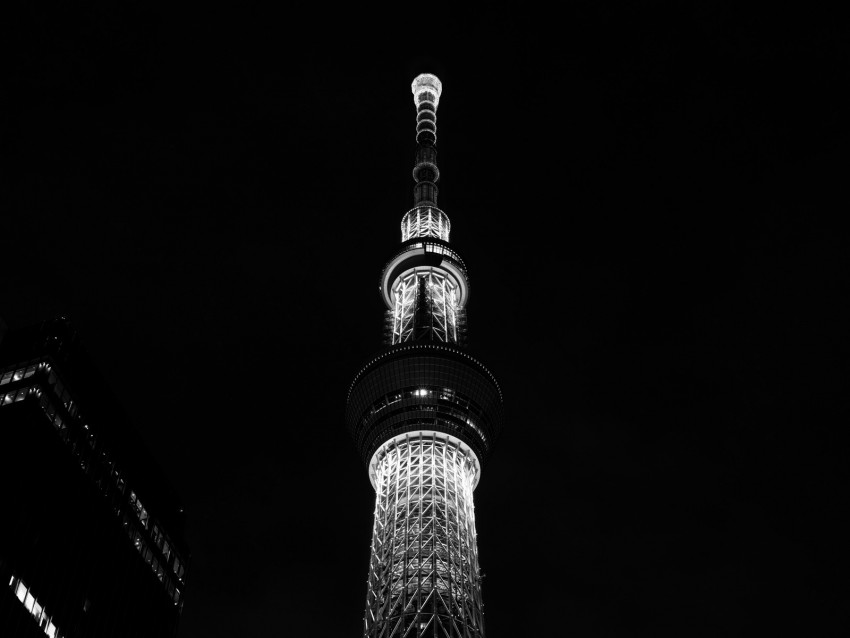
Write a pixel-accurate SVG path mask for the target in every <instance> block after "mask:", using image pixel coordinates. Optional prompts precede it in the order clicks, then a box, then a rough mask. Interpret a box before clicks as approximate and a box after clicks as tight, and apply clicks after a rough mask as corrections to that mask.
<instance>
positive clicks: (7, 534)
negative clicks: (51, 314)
mask: <svg viewBox="0 0 850 638" xmlns="http://www.w3.org/2000/svg"><path fill="white" fill-rule="evenodd" d="M0 502H2V510H0V636H4V637H5V636H16V637H17V636H21V637H33V638H35V637H38V636H48V637H50V638H59V637H61V638H94V637H101V636H102V637H107V636H109V637H121V636H127V637H137V636H138V637H141V636H145V637H153V636H174V635H175V634H176V632H177V625H178V621H179V618H180V613H181V610H182V606H183V596H184V593H185V582H186V571H187V560H188V550H187V548H186V545H185V541H184V540H183V538H182V509H181V508H180V506H179V504H177V503H176V502H175V501H174V496H173V491H172V490H170V489H169V486H168V484H167V482H166V481H165V480H164V479H163V478H162V476H161V473H160V472H159V470H158V469H157V468H156V466H155V464H154V463H153V461H152V459H151V458H150V457H149V456H148V454H147V452H146V451H145V449H144V446H143V445H142V444H141V442H140V441H139V440H138V438H137V435H135V434H134V433H133V431H132V429H131V428H130V427H129V425H128V423H127V422H126V418H125V417H124V415H123V413H122V411H121V409H120V408H119V406H118V405H117V404H116V401H115V400H114V399H113V398H112V397H111V395H110V394H109V392H108V390H107V388H106V387H105V384H104V383H103V382H102V380H100V379H99V377H98V373H97V371H96V370H95V369H94V368H93V367H92V365H91V363H90V361H89V359H88V357H87V356H86V355H85V353H84V351H83V349H82V346H81V345H80V343H79V341H78V338H77V337H76V334H75V332H74V330H73V328H72V327H71V326H70V324H69V322H68V321H66V320H65V319H61V318H60V319H57V320H53V321H49V322H45V323H44V324H42V325H40V326H36V327H32V328H29V329H23V330H19V331H12V332H8V333H7V334H6V335H5V337H4V338H3V341H2V343H0Z"/></svg>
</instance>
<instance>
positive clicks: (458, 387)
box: [346, 74, 504, 638]
mask: <svg viewBox="0 0 850 638" xmlns="http://www.w3.org/2000/svg"><path fill="white" fill-rule="evenodd" d="M411 88H412V91H413V100H414V105H415V106H416V142H417V148H416V161H415V164H414V169H413V178H414V180H415V182H416V185H415V187H414V207H413V208H412V209H411V210H410V211H408V212H407V213H406V214H405V215H404V217H403V218H402V222H401V240H402V244H401V247H400V249H399V251H398V253H397V254H396V255H395V256H394V257H393V258H392V259H390V260H389V262H387V265H386V267H385V268H384V271H383V273H382V275H381V295H382V297H383V300H384V303H385V305H386V307H387V314H386V341H387V343H386V347H385V348H384V349H383V350H382V351H380V352H378V353H377V354H376V356H375V357H374V358H373V359H372V360H371V361H369V362H368V363H367V364H366V365H365V366H364V367H363V368H362V369H361V370H360V371H359V372H358V373H357V375H356V376H355V379H354V382H353V383H352V385H351V388H350V390H349V393H348V400H347V405H346V424H347V427H348V429H349V432H350V433H351V434H352V436H353V437H354V440H355V443H356V444H357V447H358V450H359V452H360V455H361V457H362V459H363V461H364V463H365V464H366V466H367V467H368V472H369V479H370V480H371V482H372V486H373V487H374V488H375V492H376V501H375V518H374V527H373V530H372V548H371V549H372V552H371V553H372V555H371V560H370V564H369V580H368V588H367V593H366V615H365V619H364V636H367V637H368V638H395V637H405V638H408V637H409V638H413V637H418V638H424V637H426V636H427V637H435V638H436V637H439V638H482V637H483V636H484V611H483V602H482V598H481V574H480V571H479V566H478V548H477V541H476V532H475V514H474V508H473V498H472V493H473V491H474V489H475V487H476V485H477V484H478V480H479V478H480V477H481V470H482V467H483V464H484V462H485V460H486V458H487V456H488V455H489V454H490V452H491V450H492V448H493V444H494V442H495V440H496V438H497V437H498V435H499V431H500V430H501V428H502V423H503V421H504V409H503V403H502V392H501V390H500V388H499V385H498V383H497V382H496V379H495V378H494V377H493V375H492V374H491V373H490V371H489V370H488V369H487V368H486V367H485V366H484V364H483V363H481V362H480V361H479V360H478V359H477V358H475V357H473V356H472V355H471V354H470V352H469V351H468V349H467V347H466V340H465V330H466V322H465V316H466V314H465V313H466V302H467V299H468V298H469V279H468V276H467V271H466V266H465V265H464V262H463V260H462V259H461V258H460V256H459V255H458V253H457V252H456V251H455V250H453V249H452V248H451V247H450V246H449V232H450V229H451V224H450V222H449V218H448V216H447V215H446V214H445V212H443V211H442V210H440V209H439V208H438V207H437V182H438V180H439V178H440V171H439V169H438V168H437V149H436V142H437V106H438V105H439V101H440V95H441V93H442V84H441V82H440V80H439V79H438V78H437V77H436V76H434V75H431V74H422V75H420V76H418V77H417V78H416V79H415V80H414V81H413V85H412V87H411Z"/></svg>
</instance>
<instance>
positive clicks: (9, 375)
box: [0, 372, 13, 385]
mask: <svg viewBox="0 0 850 638" xmlns="http://www.w3.org/2000/svg"><path fill="white" fill-rule="evenodd" d="M12 374H13V373H12V372H7V373H6V374H4V375H3V376H2V377H0V385H6V384H7V383H9V381H11V380H12Z"/></svg>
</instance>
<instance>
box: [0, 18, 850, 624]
mask: <svg viewBox="0 0 850 638" xmlns="http://www.w3.org/2000/svg"><path fill="white" fill-rule="evenodd" d="M314 4H315V6H314V8H313V9H304V10H300V11H295V10H293V9H292V8H291V7H289V6H288V5H286V4H278V5H277V8H276V9H274V10H267V9H262V8H259V7H255V8H253V9H250V8H247V7H246V6H243V4H241V3H237V4H234V5H233V6H231V7H229V8H223V7H222V8H220V9H219V8H217V6H215V5H209V4H207V5H201V6H199V7H197V8H194V9H188V8H183V9H177V8H174V7H171V6H160V7H157V6H156V5H152V4H150V3H147V2H134V3H111V4H110V6H107V7H100V8H97V9H85V10H84V9H81V8H80V7H79V6H76V5H75V3H71V4H68V5H67V6H66V8H65V9H63V10H55V11H53V10H50V11H49V10H47V9H32V10H31V11H28V12H27V11H26V10H25V11H23V12H22V13H21V14H20V15H18V16H15V18H14V19H5V18H4V25H3V27H2V30H3V32H4V33H3V34H2V35H3V37H2V39H3V41H4V42H5V43H6V50H7V53H5V54H4V55H3V57H4V64H3V66H2V69H3V70H2V72H0V148H2V159H1V160H0V162H2V164H0V207H1V208H0V210H2V219H3V228H2V230H0V256H2V260H3V271H2V273H3V274H2V283H3V286H2V295H0V316H3V318H4V319H5V320H6V322H7V323H8V324H9V325H10V326H11V327H15V326H23V325H27V324H30V323H33V322H39V321H41V320H43V319H46V318H49V317H52V316H55V315H57V314H60V313H63V314H66V315H67V316H69V317H70V318H71V319H72V320H73V321H74V323H75V325H76V326H77V328H78V329H79V332H80V335H81V338H82V340H83V342H84V343H85V345H86V347H87V349H88V350H89V352H90V354H91V356H92V358H93V359H94V360H95V362H96V364H97V366H98V367H99V369H100V370H101V371H102V372H103V374H104V375H105V377H106V378H107V379H108V382H109V385H110V388H111V390H112V392H113V393H114V394H115V395H116V396H117V397H118V399H119V401H120V402H121V404H122V405H123V406H124V408H125V410H126V412H127V414H128V415H129V417H130V420H131V421H132V422H133V423H134V424H135V426H136V428H137V429H138V431H139V433H140V434H141V436H142V438H143V439H144V440H145V441H146V442H147V444H148V445H149V447H150V448H151V451H152V454H153V456H154V457H155V458H156V459H157V461H158V462H159V464H160V465H161V468H162V471H163V472H164V473H165V474H166V475H167V476H168V477H169V479H170V480H171V481H172V483H173V484H174V486H175V489H176V492H177V494H179V497H180V499H181V501H182V503H184V505H185V509H186V516H187V527H186V533H187V538H188V542H189V544H190V547H191V550H192V554H193V560H192V566H191V573H190V581H189V586H188V593H187V595H186V604H185V610H184V614H183V619H182V623H181V631H180V635H181V636H182V637H185V638H194V637H204V638H216V637H219V636H222V637H223V636H290V635H291V636H340V637H342V636H357V635H358V634H359V632H360V631H361V624H362V617H363V606H364V602H365V596H366V574H367V564H368V556H369V541H370V537H371V525H372V510H373V507H374V493H373V491H372V488H371V486H370V484H369V481H368V478H367V475H366V470H365V468H364V467H363V466H362V465H361V463H360V461H359V459H358V457H357V454H356V452H355V449H354V445H353V443H352V441H351V440H350V439H349V437H348V435H347V433H346V431H345V429H344V427H343V413H344V402H345V396H346V392H347V389H348V385H349V383H350V381H351V379H352V377H353V375H354V373H355V372H356V371H357V370H358V369H359V368H360V366H361V365H363V363H365V361H366V360H367V359H368V358H369V357H370V355H371V354H372V353H374V352H375V351H376V350H377V349H378V348H379V347H380V344H381V338H382V318H383V304H382V302H381V300H380V296H379V294H378V291H377V288H378V278H379V275H380V271H381V268H382V267H383V265H384V263H385V262H386V261H387V260H388V259H389V258H390V257H392V256H393V255H394V254H395V252H394V251H396V248H397V245H398V243H399V241H400V232H399V222H400V220H401V217H402V215H403V214H404V213H405V212H406V211H407V210H408V209H409V208H410V207H411V206H412V205H413V188H412V187H413V180H412V178H411V170H412V167H413V157H414V150H415V140H414V128H415V109H414V106H413V100H412V96H411V94H410V82H411V80H412V79H413V77H415V76H416V75H417V74H418V73H422V72H431V73H436V74H437V75H438V76H439V77H440V78H441V80H442V81H443V96H442V98H441V101H440V108H439V113H438V138H439V140H438V150H439V165H440V169H441V174H442V180H441V183H440V186H441V189H440V206H441V208H443V210H445V211H446V212H447V214H448V215H449V217H450V218H451V220H452V224H453V226H452V230H453V232H452V237H451V239H452V244H453V246H454V247H455V249H456V250H458V252H459V253H460V254H461V255H462V257H463V258H464V260H465V262H466V263H467V265H468V266H469V270H470V278H471V279H470V280H471V286H472V293H471V299H470V305H469V306H468V308H469V336H470V348H471V349H472V350H473V351H474V353H475V354H476V355H477V356H479V357H480V358H481V359H482V360H483V361H484V362H485V363H486V364H487V365H488V366H489V367H490V368H491V370H492V371H493V372H494V373H495V375H496V376H497V378H498V379H499V380H500V383H501V386H502V389H503V392H504V394H505V397H506V402H507V409H508V414H509V420H508V425H507V427H506V430H505V432H504V435H503V438H502V440H501V441H500V444H499V445H498V446H497V449H496V450H495V452H494V454H493V457H492V459H491V460H490V462H489V463H488V464H487V465H486V467H485V468H484V472H483V477H482V480H481V483H480V485H479V487H478V489H477V491H476V496H475V498H476V517H477V525H478V534H479V536H478V540H479V551H480V560H481V565H482V569H483V571H484V573H485V574H486V578H485V580H484V584H483V594H484V601H485V619H486V623H487V635H488V638H505V637H508V636H510V637H522V636H562V635H563V636H581V637H596V636H606V637H609V636H611V637H613V636H617V637H620V636H623V637H631V636H656V637H657V636H679V637H681V636H755V635H767V632H768V630H769V631H770V633H771V635H794V636H803V635H809V636H829V635H846V634H845V633H844V632H845V631H846V629H847V627H848V626H850V584H849V583H850V579H848V572H850V543H848V537H850V509H848V505H850V502H848V501H850V498H849V497H848V492H847V488H846V485H847V483H848V482H850V480H849V479H850V476H848V475H850V471H848V467H850V465H848V463H849V462H850V437H848V435H847V429H848V426H850V418H848V417H850V414H848V412H850V409H848V408H850V401H848V378H849V377H850V375H848V371H849V370H848V368H850V364H848V354H850V337H848V326H850V313H848V310H847V298H848V293H850V285H849V284H848V265H850V264H848V262H850V260H848V257H847V253H848V241H850V237H848V234H847V233H846V232H845V231H844V230H843V229H842V225H841V224H840V223H839V222H840V221H841V220H840V218H841V217H846V210H847V202H846V199H847V197H846V189H845V188H843V186H844V185H845V184H846V179H847V178H846V156H847V150H846V139H845V137H846V136H845V131H844V128H845V122H846V118H847V105H846V104H845V103H843V102H842V101H841V99H840V98H839V96H840V95H841V94H842V93H843V90H844V89H845V88H846V78H845V76H844V73H845V71H846V69H845V68H844V67H845V66H846V61H847V52H846V49H845V47H844V44H843V40H844V39H846V36H845V34H844V33H843V29H842V28H841V27H840V26H839V24H841V23H840V22H839V21H838V20H837V19H835V18H834V17H832V16H828V15H825V14H824V15H815V14H814V13H813V12H809V13H804V14H796V13H794V12H792V11H784V12H780V13H777V10H776V9H773V10H772V12H757V11H755V10H753V11H743V10H742V9H741V7H739V6H737V5H738V4H739V3H718V2H704V3H700V4H699V6H698V7H692V6H686V4H685V3H680V2H669V3H662V2H651V3H645V4H644V6H637V4H636V3H634V4H633V5H630V6H628V7H618V6H616V5H611V4H605V5H603V3H599V2H582V3H573V4H571V5H565V6H564V7H563V8H562V13H560V14H550V15H546V14H543V13H540V12H537V11H535V10H533V9H532V8H531V7H529V6H526V5H519V6H516V7H514V8H506V9H496V8H495V7H494V8H491V9H489V10H488V11H486V12H478V11H472V10H469V11H461V10H458V11H453V12H450V13H441V12H439V11H436V10H432V7H431V5H429V4H428V3H425V4H421V5H416V6H414V5H410V8H409V9H405V10H403V11H402V10H399V11H397V12H390V13H387V14H377V13H376V14H374V15H370V14H368V13H367V12H366V11H367V10H366V7H365V6H363V7H360V6H351V7H350V8H349V10H348V12H347V13H346V14H340V13H337V12H336V10H334V9H333V8H332V7H331V5H327V4H322V5H319V3H314ZM114 5H120V6H114ZM842 486H843V487H842Z"/></svg>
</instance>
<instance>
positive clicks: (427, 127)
mask: <svg viewBox="0 0 850 638" xmlns="http://www.w3.org/2000/svg"><path fill="white" fill-rule="evenodd" d="M410 89H411V91H412V92H413V104H414V105H415V106H416V164H415V165H414V167H413V179H414V180H416V186H414V188H413V204H414V206H428V205H430V206H436V205H437V182H438V181H439V179H440V169H438V168H437V148H436V144H437V107H438V106H439V104H440V94H441V93H442V92H443V84H442V82H440V79H439V78H438V77H437V76H436V75H431V74H430V73H422V74H421V75H418V76H416V79H415V80H413V84H411V86H410Z"/></svg>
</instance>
